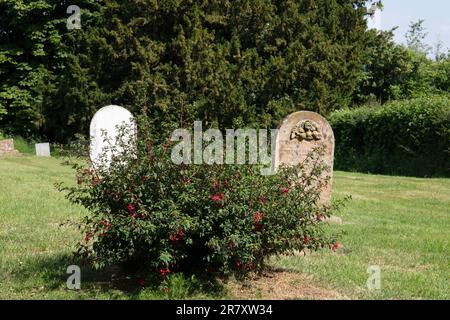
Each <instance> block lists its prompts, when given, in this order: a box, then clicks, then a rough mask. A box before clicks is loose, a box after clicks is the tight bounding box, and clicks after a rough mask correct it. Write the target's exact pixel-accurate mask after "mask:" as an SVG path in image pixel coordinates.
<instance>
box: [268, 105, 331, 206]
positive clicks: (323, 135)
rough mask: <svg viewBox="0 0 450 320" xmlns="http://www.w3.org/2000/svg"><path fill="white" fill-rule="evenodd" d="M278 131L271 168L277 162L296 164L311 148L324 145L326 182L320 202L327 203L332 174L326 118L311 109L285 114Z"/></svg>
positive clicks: (329, 197) (328, 125)
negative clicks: (327, 178)
mask: <svg viewBox="0 0 450 320" xmlns="http://www.w3.org/2000/svg"><path fill="white" fill-rule="evenodd" d="M278 130H279V131H278V134H277V138H276V146H275V167H278V166H279V165H281V164H286V165H297V164H299V163H300V162H302V161H303V160H304V159H305V158H306V156H307V155H308V153H309V152H310V151H311V150H313V149H314V148H315V147H318V146H320V145H323V146H324V148H325V149H324V156H323V161H324V162H325V163H326V164H327V165H328V166H329V167H330V168H331V170H330V172H328V173H327V175H328V176H330V181H329V183H328V185H327V187H326V188H325V189H324V190H323V191H322V194H321V203H323V204H329V203H330V202H331V186H332V177H333V158H334V135H333V130H332V129H331V126H330V124H329V123H328V121H327V120H325V118H323V117H322V116H321V115H319V114H317V113H315V112H310V111H298V112H294V113H292V114H290V115H289V116H287V117H286V118H285V119H284V120H283V122H282V123H281V125H280V127H279V128H278ZM324 178H325V177H324Z"/></svg>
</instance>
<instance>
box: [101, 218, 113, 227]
mask: <svg viewBox="0 0 450 320" xmlns="http://www.w3.org/2000/svg"><path fill="white" fill-rule="evenodd" d="M100 224H101V225H102V226H104V227H105V228H106V229H109V228H111V226H112V225H111V223H109V222H108V221H107V220H102V221H100Z"/></svg>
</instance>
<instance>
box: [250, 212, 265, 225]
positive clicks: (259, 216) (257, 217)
mask: <svg viewBox="0 0 450 320" xmlns="http://www.w3.org/2000/svg"><path fill="white" fill-rule="evenodd" d="M263 217H264V214H263V213H262V212H255V213H254V214H253V220H255V222H256V223H259V222H261V220H262V219H263Z"/></svg>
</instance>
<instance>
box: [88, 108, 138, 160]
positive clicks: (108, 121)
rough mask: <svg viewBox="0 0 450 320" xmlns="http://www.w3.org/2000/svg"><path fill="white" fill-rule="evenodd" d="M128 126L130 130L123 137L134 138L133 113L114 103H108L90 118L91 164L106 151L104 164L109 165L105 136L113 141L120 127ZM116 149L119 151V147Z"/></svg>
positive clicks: (109, 156) (108, 152)
mask: <svg viewBox="0 0 450 320" xmlns="http://www.w3.org/2000/svg"><path fill="white" fill-rule="evenodd" d="M123 126H125V127H128V128H129V129H130V131H129V132H128V136H125V137H124V138H125V139H134V136H135V123H134V118H133V115H132V114H131V113H130V111H128V110H127V109H125V108H122V107H120V106H116V105H109V106H106V107H103V108H101V109H100V110H98V111H97V112H96V113H95V115H94V117H93V118H92V120H91V126H90V136H91V145H90V157H91V161H92V162H93V164H94V165H95V164H97V163H98V161H99V158H100V155H102V153H104V152H106V159H105V160H106V163H105V164H106V165H109V163H110V161H111V156H112V154H111V152H110V151H109V150H106V149H105V147H106V146H107V142H106V141H105V135H106V138H107V139H108V140H109V141H110V142H111V143H115V142H116V141H117V137H118V134H119V129H120V128H121V127H123ZM117 148H118V149H117V151H118V152H120V151H121V150H120V148H119V147H117Z"/></svg>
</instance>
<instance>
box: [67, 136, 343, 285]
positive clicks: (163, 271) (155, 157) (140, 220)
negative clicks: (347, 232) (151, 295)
mask: <svg viewBox="0 0 450 320" xmlns="http://www.w3.org/2000/svg"><path fill="white" fill-rule="evenodd" d="M121 143H123V142H121ZM111 148H114V147H111ZM121 150H124V151H121V152H120V153H118V154H117V152H116V155H115V156H114V157H113V159H112V161H111V164H110V166H109V167H108V166H106V165H104V164H102V162H100V163H99V164H98V165H97V166H95V170H94V168H93V167H92V166H91V165H89V164H88V166H87V167H86V166H82V165H80V164H76V165H75V167H76V169H77V179H78V184H77V185H76V186H75V187H73V188H63V189H64V190H66V191H68V195H67V197H68V198H69V199H70V200H71V201H72V202H74V203H79V204H81V205H83V206H84V207H86V208H87V209H88V210H89V212H90V214H89V215H88V216H87V217H85V218H84V219H83V221H82V223H81V229H82V230H83V236H82V240H81V242H80V243H79V247H78V250H77V252H78V254H79V255H81V256H82V257H85V258H88V259H90V260H91V261H92V262H93V263H94V265H95V266H97V267H103V266H106V265H110V264H118V263H119V264H121V263H128V264H129V263H131V264H138V265H139V266H143V267H145V268H147V269H148V270H153V271H154V272H156V273H159V275H160V276H161V278H162V279H164V278H165V277H166V276H167V275H169V274H171V273H173V272H179V271H183V272H199V271H200V272H203V271H204V272H207V273H210V274H217V275H225V276H226V275H230V274H235V275H245V274H247V273H248V272H251V271H258V270H261V269H262V268H263V267H264V263H265V260H266V258H268V257H269V256H271V255H276V254H289V253H294V252H296V251H301V250H317V249H320V248H327V249H328V250H329V249H330V248H331V249H333V250H336V249H337V247H338V243H337V242H336V239H334V238H333V237H332V236H328V235H327V234H326V233H325V232H324V231H323V228H322V226H321V225H322V224H323V223H324V222H323V218H324V217H327V216H329V215H330V213H331V210H332V208H331V207H330V206H321V205H319V197H320V189H321V188H322V187H323V186H324V184H326V183H327V180H326V179H322V178H321V177H322V176H323V174H324V171H325V170H327V168H326V166H325V165H324V164H323V163H322V162H321V160H320V156H321V150H320V149H318V150H316V151H315V152H314V153H312V154H311V155H310V156H309V157H308V158H307V160H305V163H303V164H301V165H298V166H295V167H282V168H280V169H279V171H278V173H277V174H275V175H272V176H262V175H261V174H260V171H259V168H258V166H256V165H176V164H174V163H173V162H172V161H171V159H170V151H171V148H170V144H169V143H165V144H161V145H152V144H151V143H149V141H148V140H147V139H145V138H142V136H141V137H140V138H139V139H138V143H137V146H136V147H133V146H130V145H122V146H121ZM306 168H312V170H306Z"/></svg>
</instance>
